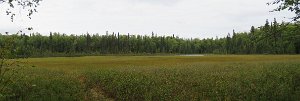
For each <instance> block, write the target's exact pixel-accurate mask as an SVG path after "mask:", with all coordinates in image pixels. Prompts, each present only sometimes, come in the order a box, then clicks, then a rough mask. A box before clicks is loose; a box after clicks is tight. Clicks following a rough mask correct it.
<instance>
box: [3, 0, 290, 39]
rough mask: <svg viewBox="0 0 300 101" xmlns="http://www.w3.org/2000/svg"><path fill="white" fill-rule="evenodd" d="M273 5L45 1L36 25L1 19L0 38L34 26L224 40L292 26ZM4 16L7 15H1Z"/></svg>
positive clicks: (262, 1)
mask: <svg viewBox="0 0 300 101" xmlns="http://www.w3.org/2000/svg"><path fill="white" fill-rule="evenodd" d="M267 2H269V0H43V2H42V5H41V6H40V7H39V8H38V9H39V13H37V14H35V15H34V16H33V19H32V20H27V19H23V21H22V20H18V21H17V22H15V23H11V22H9V18H8V17H7V16H5V15H4V14H0V22H1V24H0V27H1V29H0V32H4V31H11V29H20V27H26V26H32V27H34V29H35V30H34V31H37V32H42V33H44V34H48V33H49V32H50V31H57V32H64V33H70V34H71V33H74V34H81V33H86V32H91V33H100V34H104V33H105V31H107V30H108V31H115V32H121V33H124V34H125V33H132V34H150V33H151V32H152V31H154V32H156V33H159V34H160V35H171V34H176V35H179V36H180V37H187V38H188V37H201V38H203V37H215V36H225V35H227V33H228V32H231V31H232V29H236V31H247V30H249V29H250V27H251V26H252V25H254V26H259V25H263V24H264V22H265V20H266V19H273V18H275V17H276V18H277V19H278V20H288V19H284V17H290V16H291V15H292V14H291V13H287V12H278V13H270V12H269V11H270V10H271V9H272V8H274V7H270V6H267V5H266V3H267ZM0 9H2V8H0ZM2 10H3V9H2Z"/></svg>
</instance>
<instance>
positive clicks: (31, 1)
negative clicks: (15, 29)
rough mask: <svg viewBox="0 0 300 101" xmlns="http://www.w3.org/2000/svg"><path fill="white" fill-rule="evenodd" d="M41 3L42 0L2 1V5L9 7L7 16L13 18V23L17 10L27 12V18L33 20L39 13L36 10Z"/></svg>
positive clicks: (0, 1) (0, 3)
mask: <svg viewBox="0 0 300 101" xmlns="http://www.w3.org/2000/svg"><path fill="white" fill-rule="evenodd" d="M40 1H42V0H0V5H2V6H4V5H6V6H8V8H7V10H6V14H7V15H9V16H10V17H11V21H12V22H13V19H14V16H16V10H20V11H22V12H25V13H26V14H27V15H26V16H27V17H28V18H29V19H31V16H32V14H33V13H35V12H37V10H36V8H37V7H38V6H39V5H40Z"/></svg>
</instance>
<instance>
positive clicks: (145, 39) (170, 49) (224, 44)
mask: <svg viewBox="0 0 300 101" xmlns="http://www.w3.org/2000/svg"><path fill="white" fill-rule="evenodd" d="M249 29H250V31H249V32H235V31H234V30H233V32H232V33H228V35H227V37H223V38H205V39H198V38H190V39H187V38H180V37H178V36H174V35H171V36H157V35H156V34H154V33H152V35H150V36H149V35H148V36H147V35H144V36H142V35H131V34H129V33H128V34H120V33H108V32H107V33H106V35H99V34H89V33H86V34H83V35H66V34H60V33H56V32H55V33H50V35H48V36H43V35H41V34H40V33H31V34H29V35H26V34H24V33H23V34H20V33H18V34H8V33H6V34H0V46H1V47H3V46H5V44H7V43H8V42H7V40H13V41H11V42H13V44H12V45H13V47H14V48H13V49H12V50H11V51H12V52H13V53H16V54H17V55H18V57H40V56H78V55H105V54H299V53H300V23H299V22H294V23H286V22H282V23H278V22H277V21H276V19H274V20H273V21H272V22H269V21H268V20H267V21H266V23H265V25H263V26H260V27H254V26H252V27H251V28H249Z"/></svg>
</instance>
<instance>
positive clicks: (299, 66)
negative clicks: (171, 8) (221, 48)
mask: <svg viewBox="0 0 300 101" xmlns="http://www.w3.org/2000/svg"><path fill="white" fill-rule="evenodd" d="M22 61H24V62H25V63H26V66H27V67H25V68H22V69H20V70H19V72H18V75H17V77H15V78H18V80H17V81H16V82H15V83H13V84H10V85H7V87H6V89H7V90H6V91H7V94H10V95H9V96H11V97H6V98H5V99H6V100H9V99H19V100H25V101H33V100H37V101H45V100H60V101H74V100H75V101H77V100H80V101H81V100H83V101H90V100H108V101H114V100H138V101H143V100H147V101H148V100H152V101H161V100H162V101H164V100H166V101H170V100H171V101H172V100H176V101H177V100H179V101H190V100H197V101H199V100H271V101H276V100H287V101H299V100H300V56H299V55H276V56H275V55H211V56H210V55H207V56H89V57H55V58H30V59H25V60H22ZM0 98H1V97H0Z"/></svg>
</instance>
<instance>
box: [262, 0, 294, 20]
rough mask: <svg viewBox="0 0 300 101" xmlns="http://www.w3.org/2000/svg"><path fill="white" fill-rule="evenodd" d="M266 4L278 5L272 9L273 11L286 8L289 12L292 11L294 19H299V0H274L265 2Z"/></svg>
mask: <svg viewBox="0 0 300 101" xmlns="http://www.w3.org/2000/svg"><path fill="white" fill-rule="evenodd" d="M267 4H268V5H277V4H279V6H278V7H277V8H276V9H274V10H273V11H282V10H288V11H291V12H294V13H295V14H296V16H295V17H293V20H294V21H297V20H298V19H300V0H275V1H273V2H269V3H267Z"/></svg>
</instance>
